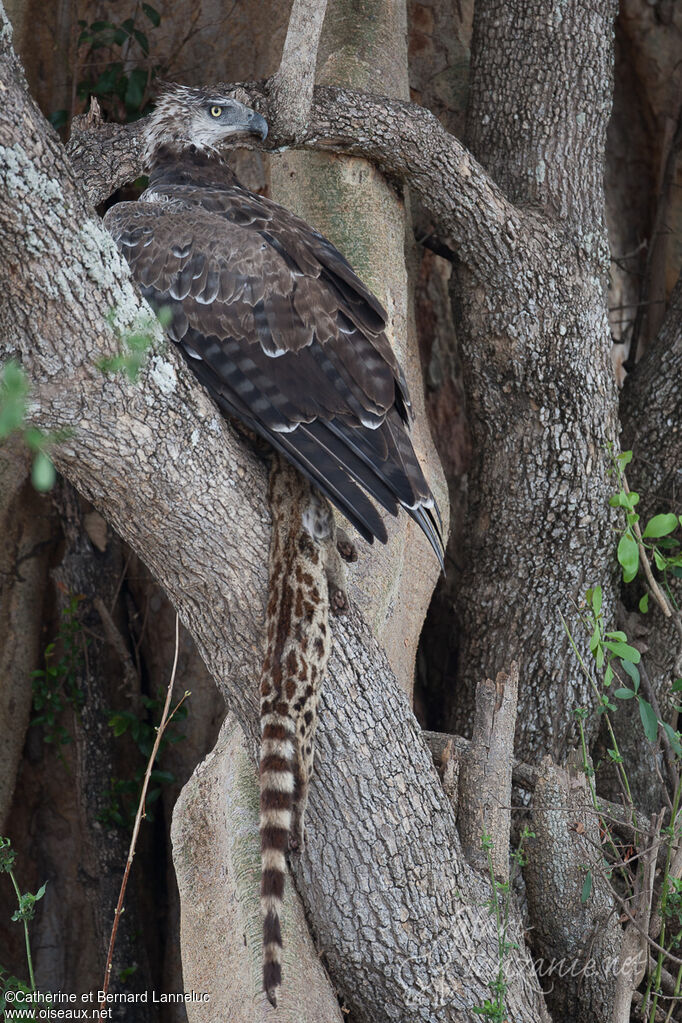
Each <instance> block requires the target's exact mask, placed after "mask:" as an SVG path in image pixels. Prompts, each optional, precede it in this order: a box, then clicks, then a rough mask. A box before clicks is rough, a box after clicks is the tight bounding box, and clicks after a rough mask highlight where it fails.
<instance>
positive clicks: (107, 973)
mask: <svg viewBox="0 0 682 1023" xmlns="http://www.w3.org/2000/svg"><path fill="white" fill-rule="evenodd" d="M179 653H180V619H179V618H178V616H177V614H176V616H175V655H174V657H173V670H172V671H171V677H170V681H169V683H168V689H167V691H166V702H165V704H164V706H163V713H162V715H161V721H160V722H159V726H158V728H157V730H156V739H155V740H154V747H153V749H152V751H151V753H150V755H149V760H148V762H147V770H146V771H145V774H144V781H143V783H142V792H141V793H140V801H139V803H138V806H137V813H136V814H135V824H134V826H133V834H132V838H131V839H130V848H129V850H128V859H127V860H126V867H125V871H124V873H123V880H122V881H121V890H120V892H119V895H118V902H117V903H116V909H115V911H114V923H113V925H112V928H111V937H110V939H109V951H108V952H107V963H106V966H105V969H104V981H103V982H102V991H101V994H102V998H101V1000H100V1004H99V1009H100V1013H102V1012H103V1011H104V1007H105V1004H106V994H107V991H108V990H109V979H110V977H111V967H112V964H113V959H114V947H115V945H116V934H117V932H118V924H119V920H120V919H121V914H122V913H123V900H124V898H125V893H126V888H127V887H128V878H129V876H130V868H131V867H132V865H133V858H134V856H135V846H136V845H137V836H138V834H139V832H140V825H141V823H142V818H143V817H144V816H145V812H146V811H145V799H146V797H147V788H148V787H149V779H150V778H151V774H152V768H153V766H154V761H155V760H156V754H157V753H158V751H159V745H160V744H161V739H162V737H163V733H164V731H165V730H166V727H167V725H168V722H169V721H170V720H171V718H172V717H173V715H174V714H175V712H176V711H177V709H178V707H179V706H180V704H181V703H182V702H183V701H184V699H185V696H183V698H182V700H180V703H178V706H177V707H176V708H175V709H174V710H173V712H172V713H171V714H170V715H169V713H168V710H169V707H170V702H171V697H172V695H173V685H174V684H175V672H176V670H177V667H178V655H179ZM185 695H186V694H185Z"/></svg>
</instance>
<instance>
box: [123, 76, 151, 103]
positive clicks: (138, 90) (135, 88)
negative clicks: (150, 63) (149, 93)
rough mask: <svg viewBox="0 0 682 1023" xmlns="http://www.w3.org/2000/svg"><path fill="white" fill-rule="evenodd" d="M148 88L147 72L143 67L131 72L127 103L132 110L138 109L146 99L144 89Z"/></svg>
mask: <svg viewBox="0 0 682 1023" xmlns="http://www.w3.org/2000/svg"><path fill="white" fill-rule="evenodd" d="M146 88H147V72H146V71H143V70H142V69H141V68H135V70H134V71H131V72H130V77H129V78H128V86H127V88H126V95H125V105H126V107H128V108H129V109H131V110H137V109H138V108H139V107H140V106H141V104H142V100H143V99H144V91H145V89H146Z"/></svg>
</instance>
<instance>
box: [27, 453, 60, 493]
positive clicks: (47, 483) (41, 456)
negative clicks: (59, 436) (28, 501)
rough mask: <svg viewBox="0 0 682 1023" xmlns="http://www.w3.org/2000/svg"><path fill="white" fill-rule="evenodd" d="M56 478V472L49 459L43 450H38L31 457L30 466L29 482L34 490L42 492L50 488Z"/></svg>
mask: <svg viewBox="0 0 682 1023" xmlns="http://www.w3.org/2000/svg"><path fill="white" fill-rule="evenodd" d="M56 478H57V474H56V472H55V468H54V465H53V464H52V461H51V459H50V458H49V456H48V455H46V454H45V452H44V451H39V452H38V454H37V455H36V456H35V458H34V459H33V467H32V468H31V482H32V483H33V486H34V487H35V489H36V490H39V491H40V492H41V493H44V492H45V491H46V490H52V487H53V486H54V481H55V479H56Z"/></svg>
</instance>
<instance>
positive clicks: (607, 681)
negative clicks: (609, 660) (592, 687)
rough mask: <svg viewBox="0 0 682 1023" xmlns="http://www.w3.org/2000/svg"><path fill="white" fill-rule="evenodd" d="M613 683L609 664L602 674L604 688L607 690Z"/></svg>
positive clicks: (611, 669)
mask: <svg viewBox="0 0 682 1023" xmlns="http://www.w3.org/2000/svg"><path fill="white" fill-rule="evenodd" d="M612 682H613V668H612V667H611V665H610V664H607V666H606V671H605V672H604V688H605V689H608V688H609V686H610V685H611V683H612Z"/></svg>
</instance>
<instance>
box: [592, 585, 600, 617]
mask: <svg viewBox="0 0 682 1023" xmlns="http://www.w3.org/2000/svg"><path fill="white" fill-rule="evenodd" d="M592 610H593V611H594V613H595V614H596V615H598V614H599V612H600V611H601V586H595V588H594V589H593V590H592Z"/></svg>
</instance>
